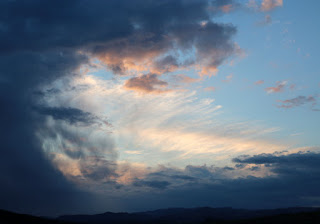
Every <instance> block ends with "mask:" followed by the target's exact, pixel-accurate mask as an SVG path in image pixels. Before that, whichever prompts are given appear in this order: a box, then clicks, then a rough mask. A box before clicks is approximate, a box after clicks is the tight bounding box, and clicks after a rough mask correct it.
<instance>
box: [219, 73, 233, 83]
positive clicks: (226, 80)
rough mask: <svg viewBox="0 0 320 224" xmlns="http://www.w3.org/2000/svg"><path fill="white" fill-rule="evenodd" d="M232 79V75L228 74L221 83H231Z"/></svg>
mask: <svg viewBox="0 0 320 224" xmlns="http://www.w3.org/2000/svg"><path fill="white" fill-rule="evenodd" d="M232 78H233V74H230V75H228V76H227V77H226V79H224V80H222V82H231V81H232Z"/></svg>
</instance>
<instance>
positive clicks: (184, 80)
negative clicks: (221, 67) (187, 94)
mask: <svg viewBox="0 0 320 224" xmlns="http://www.w3.org/2000/svg"><path fill="white" fill-rule="evenodd" d="M175 79H177V81H178V82H182V83H187V84H189V83H196V82H200V81H201V80H202V79H201V78H192V77H189V76H187V75H183V74H179V75H176V76H175Z"/></svg>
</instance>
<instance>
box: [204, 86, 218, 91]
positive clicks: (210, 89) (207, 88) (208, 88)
mask: <svg viewBox="0 0 320 224" xmlns="http://www.w3.org/2000/svg"><path fill="white" fill-rule="evenodd" d="M204 90H205V91H208V92H214V91H216V87H214V86H208V87H206V88H204Z"/></svg>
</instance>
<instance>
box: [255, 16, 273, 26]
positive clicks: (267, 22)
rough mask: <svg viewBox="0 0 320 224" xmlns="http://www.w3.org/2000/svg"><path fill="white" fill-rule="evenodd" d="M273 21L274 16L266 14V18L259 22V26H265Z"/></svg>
mask: <svg viewBox="0 0 320 224" xmlns="http://www.w3.org/2000/svg"><path fill="white" fill-rule="evenodd" d="M271 23H272V18H271V16H270V15H265V17H264V20H262V21H260V22H258V23H257V25H258V26H265V25H268V24H271Z"/></svg>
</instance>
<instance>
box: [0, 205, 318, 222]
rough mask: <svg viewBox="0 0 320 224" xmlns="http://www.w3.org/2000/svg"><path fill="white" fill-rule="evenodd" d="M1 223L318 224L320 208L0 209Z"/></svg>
mask: <svg viewBox="0 0 320 224" xmlns="http://www.w3.org/2000/svg"><path fill="white" fill-rule="evenodd" d="M0 223H1V224H16V223H17V224H22V223H23V224H84V223H85V224H102V223H104V224H138V223H139V224H196V223H197V224H201V223H202V224H280V223H281V224H287V223H290V224H298V223H299V224H318V223H320V208H301V207H297V208H285V209H270V210H247V209H233V208H210V207H202V208H186V209H185V208H170V209H160V210H155V211H147V212H136V213H125V212H123V213H112V212H106V213H102V214H97V215H65V216H60V217H59V218H57V219H47V218H41V217H35V216H31V215H23V214H17V213H13V212H8V211H3V210H0Z"/></svg>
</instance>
